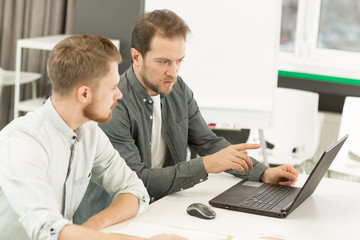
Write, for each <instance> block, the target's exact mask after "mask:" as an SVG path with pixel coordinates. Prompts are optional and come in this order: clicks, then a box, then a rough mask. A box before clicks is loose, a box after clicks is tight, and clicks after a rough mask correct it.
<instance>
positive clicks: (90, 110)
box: [83, 101, 117, 123]
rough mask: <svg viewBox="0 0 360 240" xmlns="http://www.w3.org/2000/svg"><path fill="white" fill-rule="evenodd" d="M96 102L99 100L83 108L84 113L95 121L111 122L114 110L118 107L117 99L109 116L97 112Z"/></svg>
mask: <svg viewBox="0 0 360 240" xmlns="http://www.w3.org/2000/svg"><path fill="white" fill-rule="evenodd" d="M96 103H97V101H92V102H91V103H89V105H87V106H86V107H85V108H84V109H83V115H84V116H85V117H86V118H88V119H90V120H92V121H94V122H98V123H106V122H109V121H110V120H111V118H112V110H113V109H114V108H115V107H116V104H117V101H115V102H114V104H113V105H112V106H111V111H110V112H109V114H108V115H107V116H101V115H99V114H98V113H97V112H96V109H97V108H98V106H97V104H96Z"/></svg>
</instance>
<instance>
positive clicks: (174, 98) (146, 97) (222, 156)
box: [74, 10, 297, 222]
mask: <svg viewBox="0 0 360 240" xmlns="http://www.w3.org/2000/svg"><path fill="white" fill-rule="evenodd" d="M189 32H190V29H189V28H188V26H187V25H186V24H185V22H184V21H183V20H182V19H181V18H180V17H179V16H177V15H176V14H175V13H173V12H171V11H169V10H155V11H153V12H150V13H147V14H145V15H144V16H142V17H141V18H140V19H139V20H138V22H137V24H136V25H135V27H134V29H133V32H132V40H131V41H132V48H131V55H132V62H133V65H132V66H131V67H130V68H129V69H128V70H127V71H126V72H125V73H124V74H122V76H121V82H120V85H119V88H120V90H121V91H122V92H123V94H124V97H123V99H122V100H120V101H118V105H117V107H116V108H115V109H114V110H113V118H112V120H111V121H110V122H108V123H105V124H100V128H101V129H102V130H103V131H104V132H105V133H106V135H107V136H108V137H109V139H110V141H111V143H112V144H113V146H114V147H115V149H117V150H118V151H119V153H120V154H121V156H123V158H124V159H125V161H126V163H127V164H128V166H129V167H130V168H131V169H133V170H134V171H135V172H136V173H137V175H138V176H139V177H140V179H141V180H142V181H143V182H144V185H145V187H146V188H147V190H148V192H149V195H150V197H152V198H153V199H158V198H161V197H163V196H166V195H168V194H171V193H174V192H177V191H181V190H183V189H187V188H190V187H193V186H194V185H196V184H198V183H200V182H202V181H205V180H206V179H207V177H208V173H219V172H223V171H227V172H230V173H232V174H234V175H236V176H239V177H242V178H246V179H250V180H254V181H264V182H269V183H279V184H284V185H291V184H293V183H294V182H295V181H296V179H297V172H296V170H295V169H294V168H293V167H291V166H289V165H285V166H280V167H276V168H267V167H266V166H265V165H263V164H262V163H260V162H258V161H256V160H255V159H252V158H250V157H249V156H248V154H247V151H246V150H247V149H255V148H259V145H258V144H238V145H231V144H230V143H229V142H228V141H226V140H225V139H224V138H221V137H218V136H216V135H215V134H214V133H213V132H212V131H211V129H209V127H208V126H207V124H206V122H205V121H204V119H203V118H202V116H201V113H200V111H199V108H198V106H197V104H196V101H195V99H194V96H193V93H192V91H191V90H190V89H189V87H188V86H187V85H186V83H185V82H184V81H183V80H182V78H181V77H180V76H178V71H179V69H180V65H181V62H182V60H183V59H184V57H185V40H186V35H187V34H188V33H189ZM199 81H206V79H199ZM188 147H190V148H191V149H193V150H194V151H196V152H197V153H198V154H199V156H200V157H197V158H193V159H190V160H188V161H187V148H188ZM86 195H87V197H86V201H87V202H83V203H82V207H80V210H78V213H77V214H78V215H77V216H76V217H75V218H74V219H75V221H80V222H81V221H84V220H86V218H87V217H90V216H91V215H92V214H94V213H96V211H99V210H100V209H94V207H93V206H94V204H93V203H92V202H94V203H95V202H96V203H97V204H98V203H100V202H103V203H105V199H106V198H107V197H106V193H104V192H102V193H101V190H100V189H99V188H96V186H94V185H91V186H89V188H88V190H87V194H86ZM103 207H105V206H103ZM88 209H93V210H94V212H89V211H88Z"/></svg>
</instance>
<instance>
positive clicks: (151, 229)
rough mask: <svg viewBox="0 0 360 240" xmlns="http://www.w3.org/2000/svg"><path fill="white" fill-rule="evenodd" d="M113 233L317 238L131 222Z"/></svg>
mask: <svg viewBox="0 0 360 240" xmlns="http://www.w3.org/2000/svg"><path fill="white" fill-rule="evenodd" d="M111 233H113V234H122V235H128V236H136V237H143V238H150V237H152V236H154V235H159V234H176V235H179V236H182V237H184V238H186V239H188V240H244V239H246V240H318V239H317V238H315V237H310V236H280V235H271V234H256V233H246V232H244V233H243V234H242V235H241V237H239V236H232V235H228V234H220V233H212V232H206V231H201V230H195V229H186V228H179V227H171V226H164V225H158V224H149V223H140V222H131V223H129V224H128V225H127V226H125V227H123V228H122V229H119V230H113V231H111Z"/></svg>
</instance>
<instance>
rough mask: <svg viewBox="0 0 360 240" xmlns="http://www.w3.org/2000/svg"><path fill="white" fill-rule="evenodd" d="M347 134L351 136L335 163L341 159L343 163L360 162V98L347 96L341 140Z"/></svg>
mask: <svg viewBox="0 0 360 240" xmlns="http://www.w3.org/2000/svg"><path fill="white" fill-rule="evenodd" d="M345 134H349V138H348V140H347V143H346V144H345V145H344V147H343V148H342V149H341V151H340V152H339V154H338V157H337V158H336V159H335V162H337V161H340V159H341V161H343V162H345V161H346V160H350V161H355V162H360V97H350V96H347V97H346V98H345V102H344V107H343V112H342V115H341V122H340V129H339V138H340V137H342V136H344V135H345ZM359 174H360V169H359Z"/></svg>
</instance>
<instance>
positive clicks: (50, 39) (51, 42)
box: [14, 34, 120, 118]
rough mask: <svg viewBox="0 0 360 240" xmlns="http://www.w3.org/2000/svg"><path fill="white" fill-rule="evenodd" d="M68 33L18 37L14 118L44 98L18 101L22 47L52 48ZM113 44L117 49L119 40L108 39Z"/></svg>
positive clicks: (36, 105)
mask: <svg viewBox="0 0 360 240" xmlns="http://www.w3.org/2000/svg"><path fill="white" fill-rule="evenodd" d="M69 36H70V35H63V34H62V35H52V36H45V37H36V38H25V39H18V40H17V45H16V66H15V94H14V118H17V117H18V114H19V111H25V112H29V111H34V110H36V109H37V108H38V107H40V106H41V105H42V104H43V103H44V102H45V100H46V99H45V98H34V99H30V100H26V101H22V102H20V71H21V54H22V49H23V48H31V49H38V50H47V51H50V50H52V49H53V48H54V47H55V45H56V44H57V43H58V42H60V41H61V40H63V39H65V38H67V37H69ZM110 40H111V41H112V42H113V43H114V45H115V46H116V47H117V48H118V49H119V48H120V40H118V39H110Z"/></svg>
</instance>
